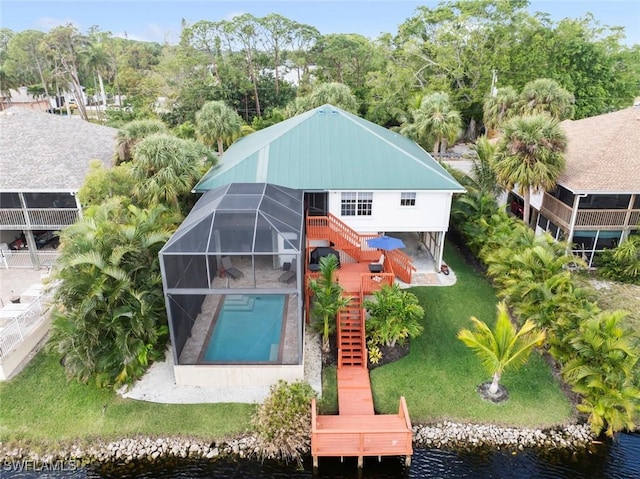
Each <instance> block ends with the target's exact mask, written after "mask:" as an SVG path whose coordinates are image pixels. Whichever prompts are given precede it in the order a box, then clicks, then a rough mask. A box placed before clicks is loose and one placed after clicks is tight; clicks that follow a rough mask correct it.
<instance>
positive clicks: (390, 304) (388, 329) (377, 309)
mask: <svg viewBox="0 0 640 479" xmlns="http://www.w3.org/2000/svg"><path fill="white" fill-rule="evenodd" d="M363 306H364V307H365V309H366V310H367V311H368V313H369V317H368V318H367V321H366V329H367V337H368V338H369V339H370V340H371V341H372V343H373V344H382V345H385V346H390V347H393V346H395V345H396V343H400V344H404V342H405V341H406V340H407V339H408V338H415V337H418V336H420V335H421V334H422V331H423V330H424V327H423V326H422V325H421V324H420V321H421V320H422V319H423V318H424V309H423V308H422V306H420V304H419V303H418V298H417V297H416V295H415V294H413V293H409V292H407V291H402V290H401V289H400V287H399V286H398V285H397V284H395V283H394V284H393V285H391V286H389V285H386V284H385V285H383V286H382V288H381V289H379V290H378V291H375V292H374V293H373V299H366V300H365V301H364V304H363Z"/></svg>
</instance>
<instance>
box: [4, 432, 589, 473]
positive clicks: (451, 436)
mask: <svg viewBox="0 0 640 479" xmlns="http://www.w3.org/2000/svg"><path fill="white" fill-rule="evenodd" d="M594 439H595V438H594V436H593V435H592V434H591V432H590V430H589V427H588V426H587V425H567V426H564V427H561V428H557V429H553V430H540V429H517V428H504V427H499V426H493V425H481V424H460V423H453V422H442V423H437V424H433V425H423V426H414V428H413V440H414V445H415V447H435V448H445V449H464V450H470V449H475V448H483V447H484V448H497V449H501V448H508V449H519V450H522V449H524V448H536V447H541V448H545V449H580V448H583V447H586V446H587V445H588V444H589V443H591V441H593V440H594ZM259 448H260V446H259V441H258V440H257V439H256V438H255V437H253V436H246V437H241V438H238V439H234V440H229V441H226V442H209V441H204V440H202V439H194V438H188V437H171V438H148V437H135V438H125V439H120V440H116V441H111V442H102V441H100V442H96V443H95V444H91V445H86V446H81V445H77V444H71V445H61V446H58V448H57V449H56V450H55V451H47V452H44V453H42V452H36V450H35V449H33V448H31V447H30V446H29V445H20V444H17V445H14V444H11V445H9V444H2V443H0V458H1V460H2V461H4V462H5V463H7V462H11V461H30V462H33V463H34V464H52V463H55V462H60V461H65V462H70V461H73V463H74V464H76V465H77V466H79V465H84V464H89V463H115V464H129V463H131V462H134V461H144V460H147V461H155V460H158V459H165V458H171V457H173V458H184V459H186V458H191V459H216V458H219V457H236V458H240V459H243V458H251V457H255V456H256V455H257V453H258V452H259ZM306 453H307V454H308V453H309V451H306ZM276 459H277V458H276Z"/></svg>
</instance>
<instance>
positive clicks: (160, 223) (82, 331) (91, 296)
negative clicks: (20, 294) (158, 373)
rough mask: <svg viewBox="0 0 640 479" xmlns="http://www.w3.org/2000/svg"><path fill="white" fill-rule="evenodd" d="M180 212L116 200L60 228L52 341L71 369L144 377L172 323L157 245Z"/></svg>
mask: <svg viewBox="0 0 640 479" xmlns="http://www.w3.org/2000/svg"><path fill="white" fill-rule="evenodd" d="M173 229H175V217H173V216H171V215H167V212H166V210H165V209H164V208H163V207H161V206H158V207H155V208H154V209H151V210H148V211H147V210H140V209H138V208H135V207H133V206H129V207H128V208H126V209H125V208H124V207H123V205H122V204H121V203H120V202H119V201H118V200H109V201H107V202H105V203H103V204H101V205H100V206H98V207H97V208H95V209H94V210H92V212H91V213H88V214H87V215H85V217H84V218H83V219H82V220H80V221H79V222H77V223H75V224H73V225H71V226H69V227H68V228H66V229H65V230H64V231H63V232H62V233H61V246H60V249H61V255H60V258H59V260H58V263H59V265H60V268H58V269H57V272H56V273H55V274H56V279H58V280H60V283H59V286H58V287H57V288H56V293H55V301H54V303H53V304H54V307H53V313H52V317H53V325H52V339H51V343H50V344H51V346H50V347H51V348H53V349H55V350H57V351H58V352H59V353H61V354H62V355H63V356H64V357H65V369H66V372H67V375H68V376H70V377H74V378H77V379H78V380H80V381H82V382H86V381H88V380H89V379H91V378H94V379H95V380H96V383H97V384H98V385H100V386H106V385H116V386H117V385H120V384H123V383H128V382H131V381H132V380H134V379H136V378H138V377H140V376H141V375H142V374H143V373H144V370H145V369H146V367H147V366H148V364H149V362H150V361H153V360H155V359H160V358H161V357H162V355H163V353H164V348H165V345H166V340H167V338H168V330H167V326H166V314H165V308H164V301H163V295H162V280H161V276H160V267H159V261H158V251H159V250H160V248H161V247H162V245H164V243H165V242H166V241H167V239H168V238H169V236H170V235H171V231H172V230H173Z"/></svg>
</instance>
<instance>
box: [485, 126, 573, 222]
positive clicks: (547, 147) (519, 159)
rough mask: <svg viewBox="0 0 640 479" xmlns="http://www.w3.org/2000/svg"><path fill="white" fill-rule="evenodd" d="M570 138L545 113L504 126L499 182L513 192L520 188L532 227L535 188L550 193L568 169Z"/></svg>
mask: <svg viewBox="0 0 640 479" xmlns="http://www.w3.org/2000/svg"><path fill="white" fill-rule="evenodd" d="M566 148H567V137H566V136H565V134H564V131H563V130H562V128H561V127H560V125H559V123H558V121H557V120H555V119H552V118H550V117H549V116H547V115H545V114H539V115H531V116H517V117H514V118H512V119H511V120H509V121H508V122H507V123H505V124H504V129H503V136H502V138H501V139H500V141H499V143H498V146H497V149H496V154H495V157H494V163H493V168H494V170H495V172H496V177H497V179H498V182H500V183H501V184H502V185H503V186H504V187H505V188H507V189H509V190H511V189H513V188H514V186H515V185H519V188H520V191H521V192H522V196H523V197H524V215H523V220H524V222H525V224H527V225H528V224H529V205H530V203H531V189H533V190H535V191H538V190H540V189H544V190H548V189H550V188H553V186H555V184H556V180H557V179H558V177H559V176H560V174H561V173H562V172H563V171H564V168H565V156H564V153H565V151H566Z"/></svg>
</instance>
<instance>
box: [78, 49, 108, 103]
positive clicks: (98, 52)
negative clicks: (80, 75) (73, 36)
mask: <svg viewBox="0 0 640 479" xmlns="http://www.w3.org/2000/svg"><path fill="white" fill-rule="evenodd" d="M80 58H81V62H82V64H83V66H84V67H85V68H86V69H87V70H90V71H93V72H95V74H96V75H97V77H98V84H99V85H100V96H101V99H102V106H103V107H105V108H106V107H107V95H106V93H105V91H104V80H103V75H104V74H106V73H108V71H109V69H110V67H111V58H110V57H109V54H108V52H107V50H106V48H105V47H104V45H103V44H102V43H98V42H94V43H89V44H88V45H86V46H85V48H84V49H83V50H82V51H81V52H80Z"/></svg>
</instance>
